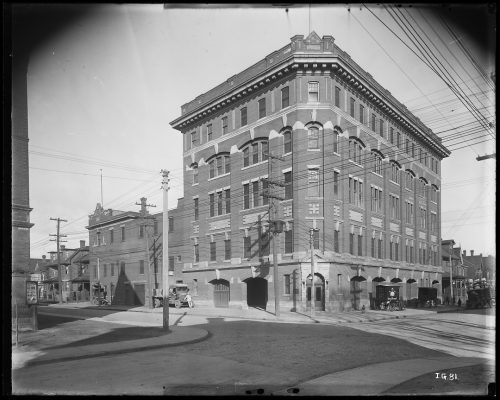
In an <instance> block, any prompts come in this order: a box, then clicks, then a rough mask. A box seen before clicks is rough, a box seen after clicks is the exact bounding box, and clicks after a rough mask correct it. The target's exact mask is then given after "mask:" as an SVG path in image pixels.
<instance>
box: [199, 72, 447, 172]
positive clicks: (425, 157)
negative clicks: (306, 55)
mask: <svg viewBox="0 0 500 400" xmlns="http://www.w3.org/2000/svg"><path fill="white" fill-rule="evenodd" d="M341 92H342V89H341V88H340V87H339V86H335V98H334V104H335V106H336V107H338V108H340V109H343V108H344V107H342V106H341ZM307 93H308V102H312V103H316V102H319V98H320V97H319V82H317V81H310V82H308V88H307ZM257 104H258V106H257V107H258V119H261V118H264V117H265V116H266V115H268V114H267V112H268V110H267V107H266V97H262V98H261V99H259V100H258V101H257ZM289 105H290V96H289V87H288V86H285V87H283V88H282V89H281V109H284V108H286V107H288V106H289ZM239 114H240V127H244V126H246V125H247V124H248V119H247V106H244V107H242V108H240V109H239ZM349 114H350V116H351V117H353V118H356V117H357V119H358V120H359V122H360V123H361V124H366V125H367V126H368V119H367V118H366V114H367V110H366V107H365V106H364V105H363V104H359V112H358V113H357V114H356V100H355V99H354V97H350V107H349ZM228 118H229V116H228V115H225V116H223V117H221V121H220V126H221V128H220V133H221V135H225V134H227V133H228V132H229V124H228ZM377 126H378V129H377ZM386 126H388V132H386ZM369 127H370V128H371V130H372V131H373V132H375V133H377V132H378V133H379V135H380V136H381V137H384V138H386V139H387V140H388V141H389V142H390V143H391V144H392V145H395V146H396V147H397V148H398V149H400V150H401V151H404V152H405V153H406V154H407V155H408V156H411V157H412V158H414V159H416V158H417V156H418V161H419V162H420V163H421V164H423V165H425V166H426V167H429V168H430V169H431V170H432V171H433V172H435V173H439V161H438V160H437V159H436V158H435V157H433V156H431V155H430V154H429V153H430V152H429V151H428V150H426V149H423V148H422V147H417V146H416V144H415V141H413V140H411V139H410V138H409V135H408V134H407V135H406V139H404V136H405V135H404V134H402V133H401V132H400V131H397V132H396V131H395V129H394V127H393V126H389V124H388V123H386V122H385V121H384V119H383V118H382V117H377V115H376V114H375V112H374V111H372V112H371V123H370V124H369ZM315 129H316V130H315ZM203 130H205V131H206V140H205V142H209V141H211V140H213V139H214V131H213V123H209V124H207V125H205V129H204V128H203V127H202V128H201V130H200V132H203ZM400 130H401V129H400ZM310 136H311V137H310V141H311V142H310V144H311V145H312V147H309V148H318V145H319V131H318V130H317V128H311V129H310ZM314 137H316V139H314ZM315 140H316V141H317V145H314V141H315ZM403 140H405V141H404V143H403ZM190 141H191V148H194V147H196V146H198V145H199V144H201V138H200V134H199V132H198V131H197V130H195V131H193V132H191V134H190ZM285 153H286V151H285ZM417 153H418V154H417Z"/></svg>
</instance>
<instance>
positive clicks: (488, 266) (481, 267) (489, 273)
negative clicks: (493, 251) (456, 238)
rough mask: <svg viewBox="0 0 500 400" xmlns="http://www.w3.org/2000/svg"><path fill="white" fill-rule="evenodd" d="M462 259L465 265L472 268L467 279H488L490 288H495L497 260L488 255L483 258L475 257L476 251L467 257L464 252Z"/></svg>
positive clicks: (472, 251) (481, 256)
mask: <svg viewBox="0 0 500 400" xmlns="http://www.w3.org/2000/svg"><path fill="white" fill-rule="evenodd" d="M462 258H463V260H464V263H467V264H468V265H469V266H470V268H469V271H468V275H467V277H468V278H469V279H473V280H476V279H483V278H484V279H486V281H487V282H488V283H489V285H490V286H492V287H494V286H495V282H496V258H495V257H493V256H491V255H488V256H487V257H483V254H482V253H481V254H479V255H477V254H476V255H474V250H471V251H470V255H467V252H466V250H463V253H462Z"/></svg>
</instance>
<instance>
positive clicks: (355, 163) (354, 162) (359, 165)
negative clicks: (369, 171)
mask: <svg viewBox="0 0 500 400" xmlns="http://www.w3.org/2000/svg"><path fill="white" fill-rule="evenodd" d="M349 162H350V163H353V164H354V165H356V166H358V167H359V168H364V167H363V166H362V165H361V164H358V163H357V162H356V161H354V160H351V159H349Z"/></svg>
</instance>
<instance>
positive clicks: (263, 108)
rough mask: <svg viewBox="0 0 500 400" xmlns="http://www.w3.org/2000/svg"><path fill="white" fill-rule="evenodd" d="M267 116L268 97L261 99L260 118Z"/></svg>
mask: <svg viewBox="0 0 500 400" xmlns="http://www.w3.org/2000/svg"><path fill="white" fill-rule="evenodd" d="M265 116H266V99H265V98H263V99H260V100H259V119H260V118H264V117H265Z"/></svg>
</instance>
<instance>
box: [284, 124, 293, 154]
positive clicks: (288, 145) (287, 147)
mask: <svg viewBox="0 0 500 400" xmlns="http://www.w3.org/2000/svg"><path fill="white" fill-rule="evenodd" d="M291 152H292V131H290V130H287V131H285V132H284V133H283V154H288V153H291Z"/></svg>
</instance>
